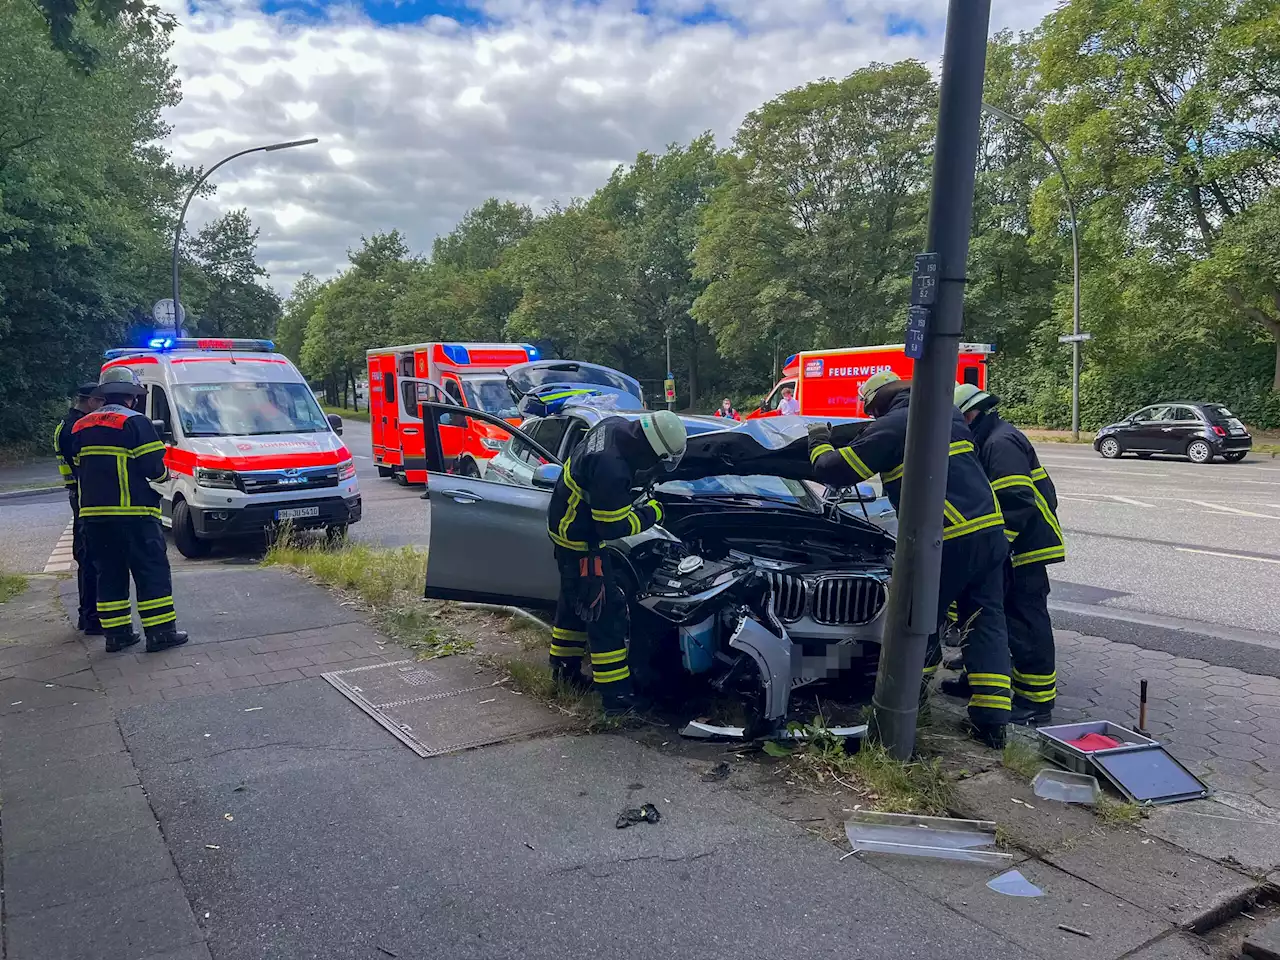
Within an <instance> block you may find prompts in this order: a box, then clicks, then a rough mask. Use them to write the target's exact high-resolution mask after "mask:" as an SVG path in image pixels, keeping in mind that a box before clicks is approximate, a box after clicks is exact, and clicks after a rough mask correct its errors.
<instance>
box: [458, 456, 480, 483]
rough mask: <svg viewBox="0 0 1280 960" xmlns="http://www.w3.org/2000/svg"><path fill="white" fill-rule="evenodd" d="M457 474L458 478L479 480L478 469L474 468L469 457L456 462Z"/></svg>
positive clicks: (474, 463)
mask: <svg viewBox="0 0 1280 960" xmlns="http://www.w3.org/2000/svg"><path fill="white" fill-rule="evenodd" d="M457 474H458V476H460V477H466V478H467V479H468V480H479V479H480V468H479V467H478V466H476V462H475V461H474V460H472V459H471V458H470V457H467V458H465V459H461V460H459V461H458V469H457Z"/></svg>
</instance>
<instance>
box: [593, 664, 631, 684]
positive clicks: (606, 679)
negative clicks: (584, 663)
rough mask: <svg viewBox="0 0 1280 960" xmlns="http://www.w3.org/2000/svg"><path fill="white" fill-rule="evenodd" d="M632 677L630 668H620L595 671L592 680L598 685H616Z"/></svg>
mask: <svg viewBox="0 0 1280 960" xmlns="http://www.w3.org/2000/svg"><path fill="white" fill-rule="evenodd" d="M629 676H631V668H630V667H619V668H618V669H617V670H593V671H591V679H592V680H594V681H595V682H596V683H616V682H618V681H619V680H626V679H627V678H628V677H629Z"/></svg>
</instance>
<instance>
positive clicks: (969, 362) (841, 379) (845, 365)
mask: <svg viewBox="0 0 1280 960" xmlns="http://www.w3.org/2000/svg"><path fill="white" fill-rule="evenodd" d="M994 350H995V348H994V347H993V346H992V345H991V344H987V343H962V344H960V359H959V362H958V363H957V364H956V381H957V382H959V383H972V384H974V385H976V386H977V387H978V389H980V390H985V389H986V388H987V358H988V357H989V356H990V355H991V354H992V353H993V352H994ZM914 369H915V361H914V360H912V359H911V358H909V357H908V356H907V355H906V353H905V352H904V347H903V345H902V344H900V343H899V344H886V345H881V346H874V347H843V348H840V349H836V350H809V351H806V352H804V353H796V354H792V355H791V356H790V357H788V358H787V362H786V363H785V364H784V365H783V368H782V379H781V380H779V381H778V382H777V383H776V384H775V385H774V387H773V389H772V390H771V391H770V392H769V395H768V396H767V397H765V400H764V402H763V403H761V404H760V406H759V407H758V408H757V409H756V410H754V411H752V412H751V413H749V414H747V419H748V420H754V419H757V418H759V417H776V416H778V415H779V413H778V404H779V403H780V402H781V400H782V390H783V388H784V387H787V386H790V387H791V388H792V389H793V390H794V391H795V399H796V400H797V401H798V402H799V404H800V410H799V412H800V414H801V415H803V416H806V417H865V416H866V415H867V414H866V412H865V411H864V410H863V409H862V401H861V400H859V399H858V388H859V387H860V386H862V384H863V382H864V381H865V380H866V379H867V378H868V377H870V376H871V375H872V374H874V373H878V372H880V371H881V370H892V371H893V372H894V373H896V374H897V375H898V376H900V377H902V379H904V380H910V379H911V374H912V371H913V370H914Z"/></svg>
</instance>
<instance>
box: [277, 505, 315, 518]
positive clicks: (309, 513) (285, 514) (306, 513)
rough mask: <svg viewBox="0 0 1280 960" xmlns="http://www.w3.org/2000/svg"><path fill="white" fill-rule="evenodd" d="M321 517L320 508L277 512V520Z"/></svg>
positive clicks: (295, 508) (292, 508) (298, 508)
mask: <svg viewBox="0 0 1280 960" xmlns="http://www.w3.org/2000/svg"><path fill="white" fill-rule="evenodd" d="M318 516H320V508H319V507H290V508H289V509H287V510H277V511H276V519H277V520H297V519H300V518H301V517H318Z"/></svg>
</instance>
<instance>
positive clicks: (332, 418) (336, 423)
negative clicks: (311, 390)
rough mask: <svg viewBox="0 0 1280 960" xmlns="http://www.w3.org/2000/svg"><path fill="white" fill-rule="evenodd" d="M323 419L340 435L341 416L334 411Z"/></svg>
mask: <svg viewBox="0 0 1280 960" xmlns="http://www.w3.org/2000/svg"><path fill="white" fill-rule="evenodd" d="M325 419H327V420H328V421H329V426H331V427H333V432H334V433H336V434H337V435H338V436H342V418H341V417H340V416H338V415H337V414H336V413H331V414H329V415H328V416H327V417H326V418H325Z"/></svg>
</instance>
